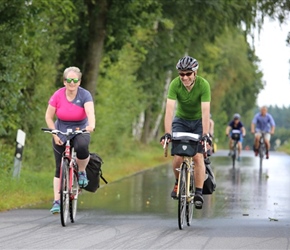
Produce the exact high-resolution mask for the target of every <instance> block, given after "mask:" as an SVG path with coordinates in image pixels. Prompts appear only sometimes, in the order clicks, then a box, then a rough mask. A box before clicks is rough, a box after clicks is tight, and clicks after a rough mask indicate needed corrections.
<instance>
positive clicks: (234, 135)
mask: <svg viewBox="0 0 290 250" xmlns="http://www.w3.org/2000/svg"><path fill="white" fill-rule="evenodd" d="M240 136H241V134H240V132H235V131H232V133H231V139H232V141H233V142H232V147H231V157H232V166H233V168H235V166H236V160H237V156H238V143H239V140H240Z"/></svg>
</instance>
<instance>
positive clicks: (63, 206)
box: [60, 159, 69, 227]
mask: <svg viewBox="0 0 290 250" xmlns="http://www.w3.org/2000/svg"><path fill="white" fill-rule="evenodd" d="M68 213H69V162H68V159H64V160H63V162H62V166H61V183H60V220H61V224H62V226H64V227H65V226H66V224H67V219H68Z"/></svg>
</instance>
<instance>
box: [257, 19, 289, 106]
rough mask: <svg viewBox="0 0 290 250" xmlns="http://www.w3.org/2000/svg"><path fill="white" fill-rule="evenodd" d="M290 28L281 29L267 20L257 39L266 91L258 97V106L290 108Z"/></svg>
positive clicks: (275, 22) (258, 54)
mask: <svg viewBox="0 0 290 250" xmlns="http://www.w3.org/2000/svg"><path fill="white" fill-rule="evenodd" d="M289 31H290V27H289V26H288V27H286V25H283V26H282V27H280V25H279V23H278V21H270V20H268V19H267V20H265V24H264V25H263V29H262V31H261V33H260V36H259V37H258V36H257V35H256V37H255V48H256V55H257V56H258V57H259V58H260V60H261V64H260V69H261V70H262V71H263V74H264V77H263V81H266V86H265V89H264V90H262V91H261V92H260V94H259V96H258V101H257V104H258V105H259V106H262V105H266V106H269V105H277V106H279V107H283V106H286V107H289V106H290V80H289V72H290V64H289V60H290V47H289V46H286V41H285V40H286V38H287V34H288V32H289Z"/></svg>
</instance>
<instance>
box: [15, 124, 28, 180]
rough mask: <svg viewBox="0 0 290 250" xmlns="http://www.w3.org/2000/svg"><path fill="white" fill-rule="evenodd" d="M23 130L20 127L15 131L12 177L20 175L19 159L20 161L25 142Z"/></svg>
mask: <svg viewBox="0 0 290 250" xmlns="http://www.w3.org/2000/svg"><path fill="white" fill-rule="evenodd" d="M25 136H26V134H25V132H23V131H22V130H21V129H18V131H17V137H16V150H15V156H14V167H13V177H14V178H19V177H20V170H21V161H22V153H23V148H24V144H25Z"/></svg>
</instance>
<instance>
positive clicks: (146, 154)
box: [0, 145, 171, 212]
mask: <svg viewBox="0 0 290 250" xmlns="http://www.w3.org/2000/svg"><path fill="white" fill-rule="evenodd" d="M103 160H104V164H103V166H102V170H103V176H104V177H105V178H106V180H107V181H108V182H109V183H110V182H113V181H116V180H119V179H121V178H124V177H126V176H129V175H132V174H134V173H136V172H139V171H142V170H145V169H148V168H152V167H156V166H158V165H161V164H163V163H166V162H170V161H171V157H167V158H165V157H164V156H163V150H162V148H161V146H160V145H155V146H152V145H151V146H144V145H142V146H140V147H139V148H136V149H135V150H134V152H133V153H130V154H125V155H123V156H118V157H114V156H111V157H109V156H106V157H103ZM33 169H35V168H33ZM53 176H54V168H50V169H44V170H43V169H42V170H41V171H38V172H37V171H31V169H30V168H29V167H26V166H25V167H23V168H22V170H21V173H20V178H12V177H11V174H7V173H5V172H0V185H1V190H2V201H1V203H0V211H1V212H3V211H7V210H11V209H16V208H21V207H26V206H29V205H31V204H37V203H41V202H46V201H49V200H52V199H53V185H52V180H53ZM101 182H102V181H101Z"/></svg>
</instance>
